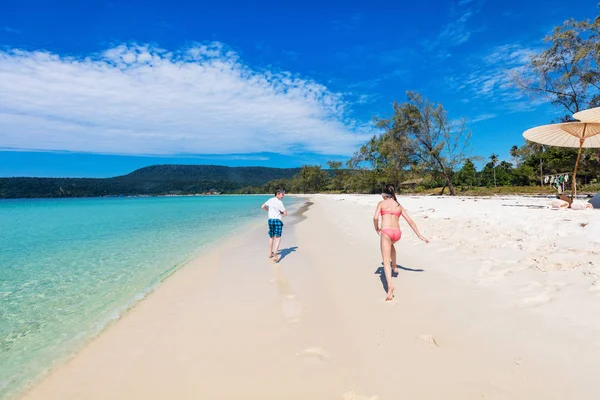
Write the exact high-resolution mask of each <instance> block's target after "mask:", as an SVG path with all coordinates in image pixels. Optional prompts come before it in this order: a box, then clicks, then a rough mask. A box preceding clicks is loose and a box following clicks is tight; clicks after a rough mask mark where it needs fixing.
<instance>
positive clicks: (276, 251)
mask: <svg viewBox="0 0 600 400" xmlns="http://www.w3.org/2000/svg"><path fill="white" fill-rule="evenodd" d="M280 243H281V236H277V237H275V254H273V253H271V254H273V257H274V258H273V261H277V260H279V256H278V255H277V253H279V244H280ZM271 249H273V239H271Z"/></svg>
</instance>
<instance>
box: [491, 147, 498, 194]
mask: <svg viewBox="0 0 600 400" xmlns="http://www.w3.org/2000/svg"><path fill="white" fill-rule="evenodd" d="M490 161H491V163H492V168H493V169H494V187H496V165H498V156H497V155H496V154H494V153H492V155H491V156H490Z"/></svg>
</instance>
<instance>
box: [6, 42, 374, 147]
mask: <svg viewBox="0 0 600 400" xmlns="http://www.w3.org/2000/svg"><path fill="white" fill-rule="evenodd" d="M347 109H348V105H347V103H346V102H345V101H344V99H343V98H342V95H340V94H337V93H332V92H330V91H329V90H327V88H326V87H325V86H323V85H321V84H319V83H317V82H315V81H312V80H309V79H303V78H300V77H298V76H295V75H293V74H291V73H289V72H273V71H269V70H258V69H251V68H250V67H248V66H246V65H244V64H243V63H242V61H241V60H240V59H239V57H238V55H237V54H236V53H234V52H232V51H231V50H228V49H227V48H225V46H223V45H221V44H219V43H211V44H204V45H196V46H194V47H192V48H188V49H185V50H182V51H178V52H174V53H173V52H168V51H166V50H162V49H158V48H153V47H150V46H140V45H121V46H117V47H115V48H112V49H109V50H106V51H105V52H103V53H101V54H98V55H94V56H89V57H85V58H83V57H68V56H60V55H57V54H53V53H49V52H46V51H33V52H30V51H22V50H10V51H0V147H2V148H15V149H38V150H67V151H86V152H95V153H115V154H225V153H252V152H263V151H268V152H278V153H292V152H297V151H311V152H317V153H321V154H351V153H352V152H354V151H355V150H356V147H358V146H359V145H360V144H362V143H363V142H364V141H365V140H367V139H368V137H369V136H370V135H369V133H370V132H369V130H370V128H369V127H368V126H366V125H363V124H360V123H358V122H356V121H353V120H349V119H347V118H346V111H347Z"/></svg>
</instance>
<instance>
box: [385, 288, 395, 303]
mask: <svg viewBox="0 0 600 400" xmlns="http://www.w3.org/2000/svg"><path fill="white" fill-rule="evenodd" d="M395 289H396V286H394V285H393V284H390V287H389V288H388V292H387V297H386V298H385V301H390V300H392V299H393V298H394V290H395Z"/></svg>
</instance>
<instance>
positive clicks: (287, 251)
mask: <svg viewBox="0 0 600 400" xmlns="http://www.w3.org/2000/svg"><path fill="white" fill-rule="evenodd" d="M297 248H298V246H293V247H288V248H287V249H281V250H279V260H278V261H277V262H281V260H283V259H284V258H285V257H287V256H288V254H290V253H293V252H295V251H296V249H297Z"/></svg>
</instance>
